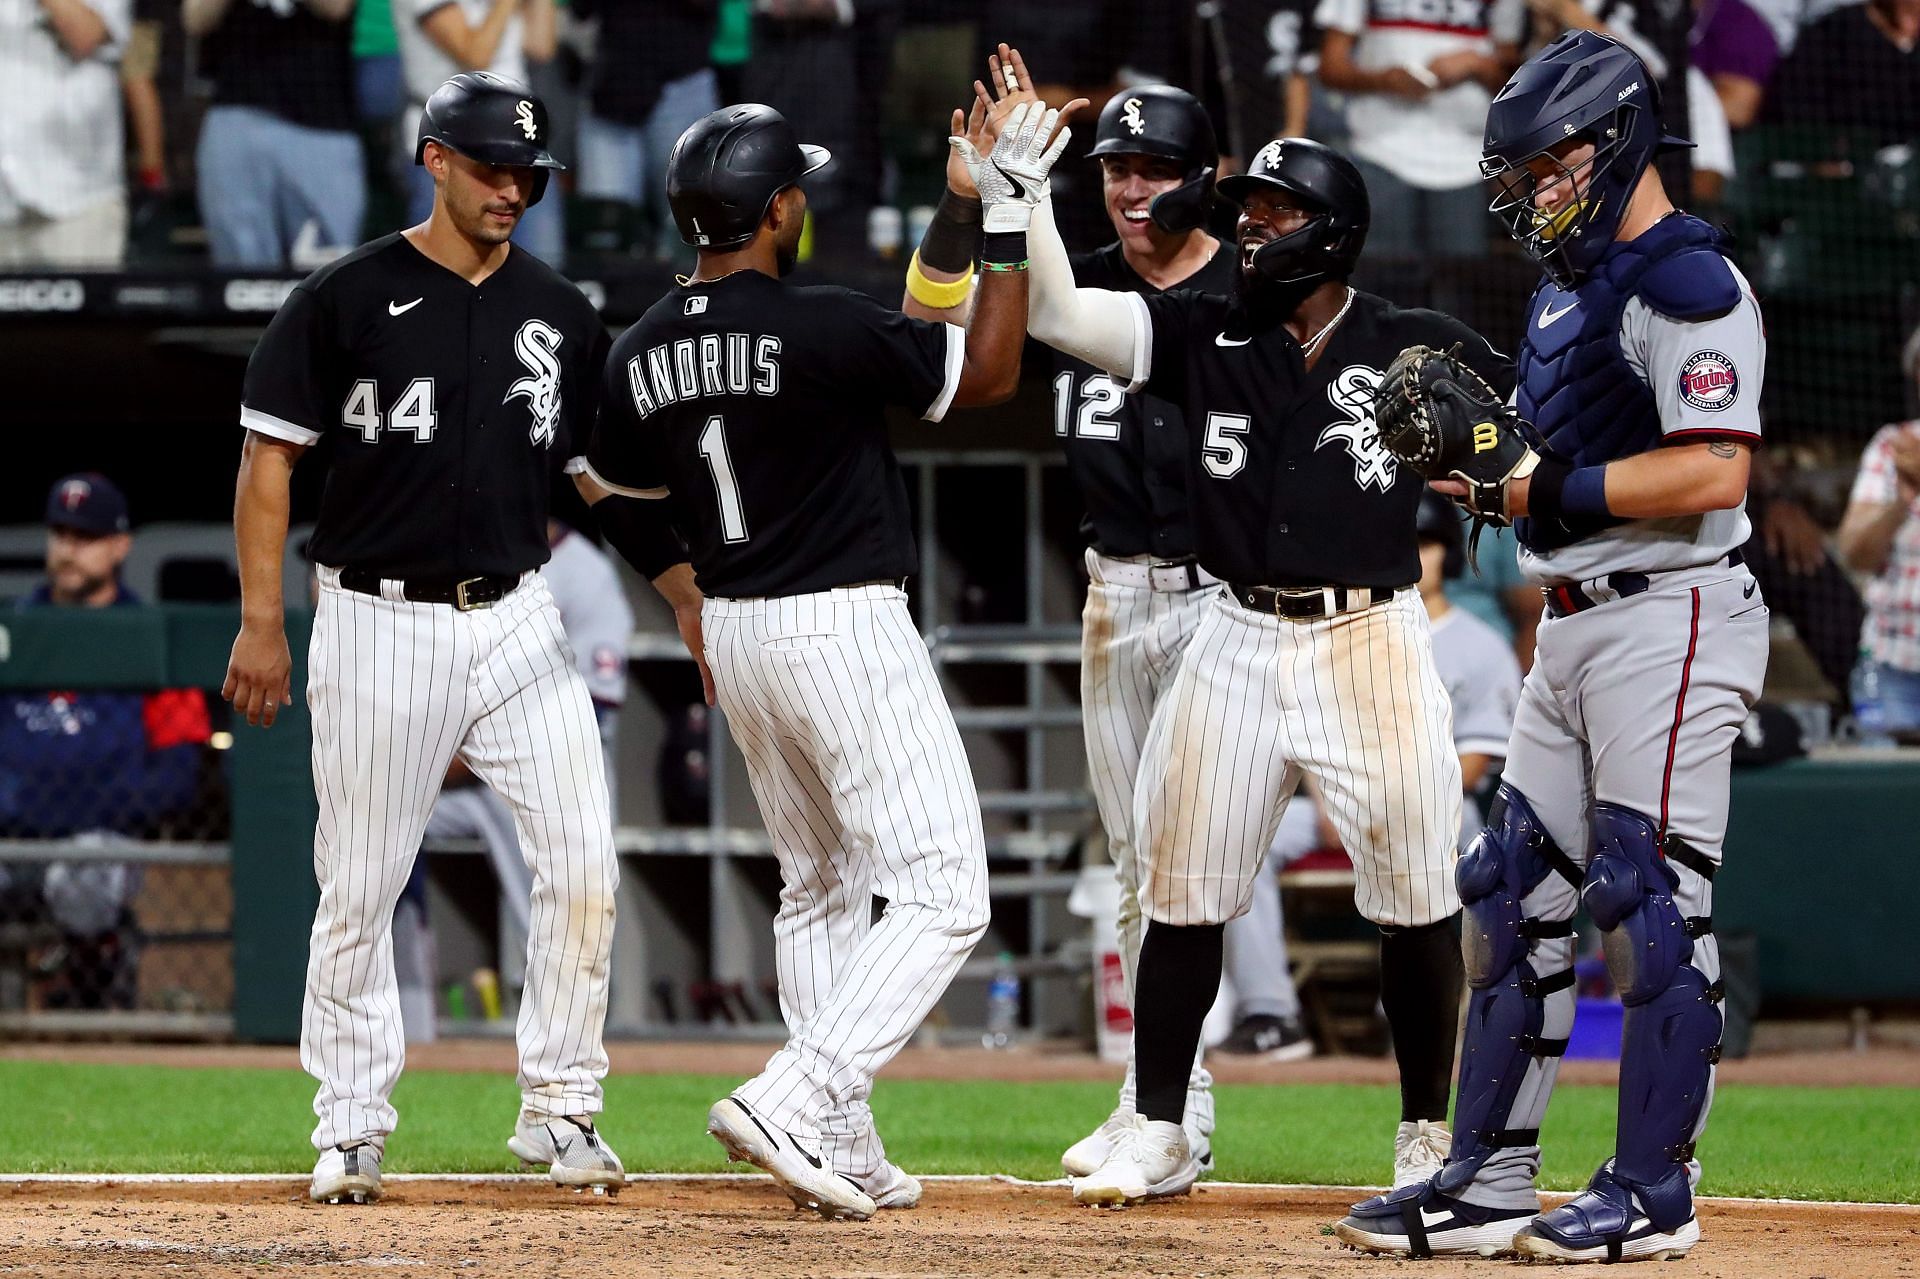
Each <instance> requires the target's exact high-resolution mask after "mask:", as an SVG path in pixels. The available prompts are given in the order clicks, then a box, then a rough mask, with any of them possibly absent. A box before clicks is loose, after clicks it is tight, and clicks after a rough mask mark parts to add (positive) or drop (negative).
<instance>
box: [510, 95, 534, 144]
mask: <svg viewBox="0 0 1920 1279" xmlns="http://www.w3.org/2000/svg"><path fill="white" fill-rule="evenodd" d="M513 117H514V119H516V120H518V121H519V122H520V131H521V132H522V133H524V134H526V135H527V141H529V142H532V141H533V140H534V139H535V138H536V137H537V136H538V135H539V133H540V126H539V125H537V124H535V123H534V122H533V103H531V102H528V101H527V100H526V99H525V98H522V99H521V100H520V105H519V106H517V107H515V108H514V109H513Z"/></svg>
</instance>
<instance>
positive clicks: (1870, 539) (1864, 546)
mask: <svg viewBox="0 0 1920 1279" xmlns="http://www.w3.org/2000/svg"><path fill="white" fill-rule="evenodd" d="M1808 34H1809V35H1811V34H1812V33H1811V32H1809V33H1808ZM1803 47H1804V44H1803ZM1903 361H1904V364H1905V368H1906V374H1907V376H1908V377H1909V378H1912V379H1913V380H1914V382H1915V384H1916V386H1920V329H1915V330H1914V333H1913V336H1912V337H1910V338H1909V339H1908V340H1907V347H1906V351H1905V352H1904V355H1903ZM1836 540H1837V541H1838V543H1839V550H1840V558H1841V559H1842V560H1843V561H1844V562H1845V563H1846V565H1847V567H1848V568H1851V569H1852V570H1854V571H1855V572H1856V573H1861V574H1864V575H1865V576H1866V577H1867V620H1866V626H1865V628H1864V629H1863V630H1862V632H1861V654H1860V660H1861V661H1863V662H1870V663H1872V672H1871V673H1872V675H1873V676H1874V677H1875V678H1874V681H1873V682H1875V683H1877V685H1878V699H1879V701H1880V704H1881V707H1882V710H1883V712H1884V714H1885V717H1886V728H1887V731H1889V732H1893V733H1913V732H1915V731H1920V421H1908V422H1898V423H1895V424H1893V425H1891V426H1883V427H1881V428H1880V430H1879V431H1878V432H1876V433H1875V434H1874V437H1873V439H1872V440H1871V441H1869V442H1868V444H1867V449H1866V452H1865V453H1863V454H1862V455H1861V457H1860V471H1859V474H1858V475H1857V476H1855V478H1854V481H1853V493H1852V495H1851V496H1850V497H1849V498H1848V500H1847V512H1846V514H1845V515H1844V516H1843V517H1842V518H1841V520H1840V532H1839V535H1838V537H1837V539H1836Z"/></svg>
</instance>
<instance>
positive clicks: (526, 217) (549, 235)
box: [407, 143, 567, 271]
mask: <svg viewBox="0 0 1920 1279" xmlns="http://www.w3.org/2000/svg"><path fill="white" fill-rule="evenodd" d="M408 145H409V146H411V145H412V144H411V143H409V144H408ZM554 176H557V175H550V176H549V178H548V181H547V193H546V194H545V195H544V196H542V197H541V198H540V203H538V204H536V205H534V206H533V207H532V208H531V209H528V210H527V211H526V212H525V213H523V214H521V215H520V225H519V226H516V227H515V228H514V229H513V242H514V243H515V244H517V245H519V246H520V247H521V248H523V249H525V250H526V251H527V252H529V253H531V254H533V256H535V257H536V258H539V259H540V260H541V261H542V262H545V263H546V264H547V265H548V266H550V267H552V268H553V269H554V270H556V271H557V270H559V269H560V268H561V266H562V265H563V264H564V263H565V262H566V257H567V218H566V201H565V198H564V197H563V196H562V194H561V191H560V184H559V183H558V182H557V181H554V180H553V177H554ZM432 212H433V175H432V174H430V173H428V172H427V167H426V166H425V165H423V164H415V165H411V166H410V167H409V168H408V169H407V221H408V223H409V224H410V225H411V224H414V223H420V222H425V221H426V220H427V215H428V214H429V213H432Z"/></svg>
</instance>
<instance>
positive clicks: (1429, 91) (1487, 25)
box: [1314, 0, 1527, 257]
mask: <svg viewBox="0 0 1920 1279" xmlns="http://www.w3.org/2000/svg"><path fill="white" fill-rule="evenodd" d="M1314 22H1315V23H1316V24H1318V26H1319V27H1320V28H1321V35H1320V82H1321V83H1322V84H1324V85H1326V86H1327V88H1329V89H1332V90H1335V91H1336V92H1339V93H1344V94H1346V95H1347V126H1348V129H1349V130H1350V131H1351V133H1352V135H1353V136H1352V142H1351V145H1350V147H1349V148H1348V149H1349V150H1350V151H1351V152H1352V154H1353V158H1354V160H1355V162H1356V163H1358V164H1359V166H1360V172H1361V175H1362V176H1363V177H1364V178H1365V179H1366V183H1367V196H1368V198H1369V199H1370V200H1371V201H1372V203H1373V227H1372V229H1371V230H1370V231H1369V232H1368V233H1367V248H1368V249H1369V250H1370V251H1372V252H1374V253H1389V254H1395V255H1399V256H1412V255H1415V254H1421V255H1433V256H1448V257H1476V256H1479V255H1480V254H1483V253H1485V252H1486V249H1487V231H1488V228H1489V216H1488V213H1487V195H1486V193H1485V190H1484V187H1483V185H1482V183H1481V180H1480V132H1481V129H1482V127H1483V126H1484V125H1485V124H1486V121H1487V105H1488V104H1489V103H1490V102H1492V100H1493V93H1494V90H1496V89H1498V88H1499V87H1500V86H1501V85H1502V84H1505V83H1506V79H1507V75H1508V73H1509V72H1511V71H1512V70H1513V69H1514V68H1515V67H1517V66H1519V65H1520V41H1521V40H1522V38H1523V37H1524V36H1525V34H1526V25H1527V5H1526V0H1320V7H1319V9H1318V10H1317V11H1316V12H1315V13H1314Z"/></svg>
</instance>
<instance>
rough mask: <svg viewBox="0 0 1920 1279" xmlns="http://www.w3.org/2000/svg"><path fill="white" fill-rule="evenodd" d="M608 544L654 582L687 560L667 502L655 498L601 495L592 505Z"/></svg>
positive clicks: (685, 551) (685, 547)
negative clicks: (668, 510) (669, 513)
mask: <svg viewBox="0 0 1920 1279" xmlns="http://www.w3.org/2000/svg"><path fill="white" fill-rule="evenodd" d="M593 514H594V518H595V519H597V520H598V521H599V522H600V533H601V536H603V537H605V538H606V539H607V545H609V546H611V547H613V549H614V550H616V551H618V552H620V555H621V557H622V558H623V559H625V560H626V561H627V563H629V564H631V565H633V567H634V568H635V569H636V570H637V571H638V572H639V573H640V575H641V576H642V577H644V578H646V579H647V580H648V581H652V580H653V579H654V578H656V577H658V576H660V575H661V574H662V573H664V572H666V571H667V570H668V569H670V568H672V567H673V566H674V565H675V564H684V563H685V562H686V559H687V544H686V542H685V541H683V540H682V539H681V537H680V532H679V530H678V529H676V528H674V526H673V520H672V518H671V517H670V516H669V515H668V513H667V504H666V503H665V502H662V501H658V500H656V499H652V498H645V499H643V498H637V497H620V496H618V495H615V496H612V497H604V498H601V499H600V500H599V501H598V502H596V503H594V506H593Z"/></svg>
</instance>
